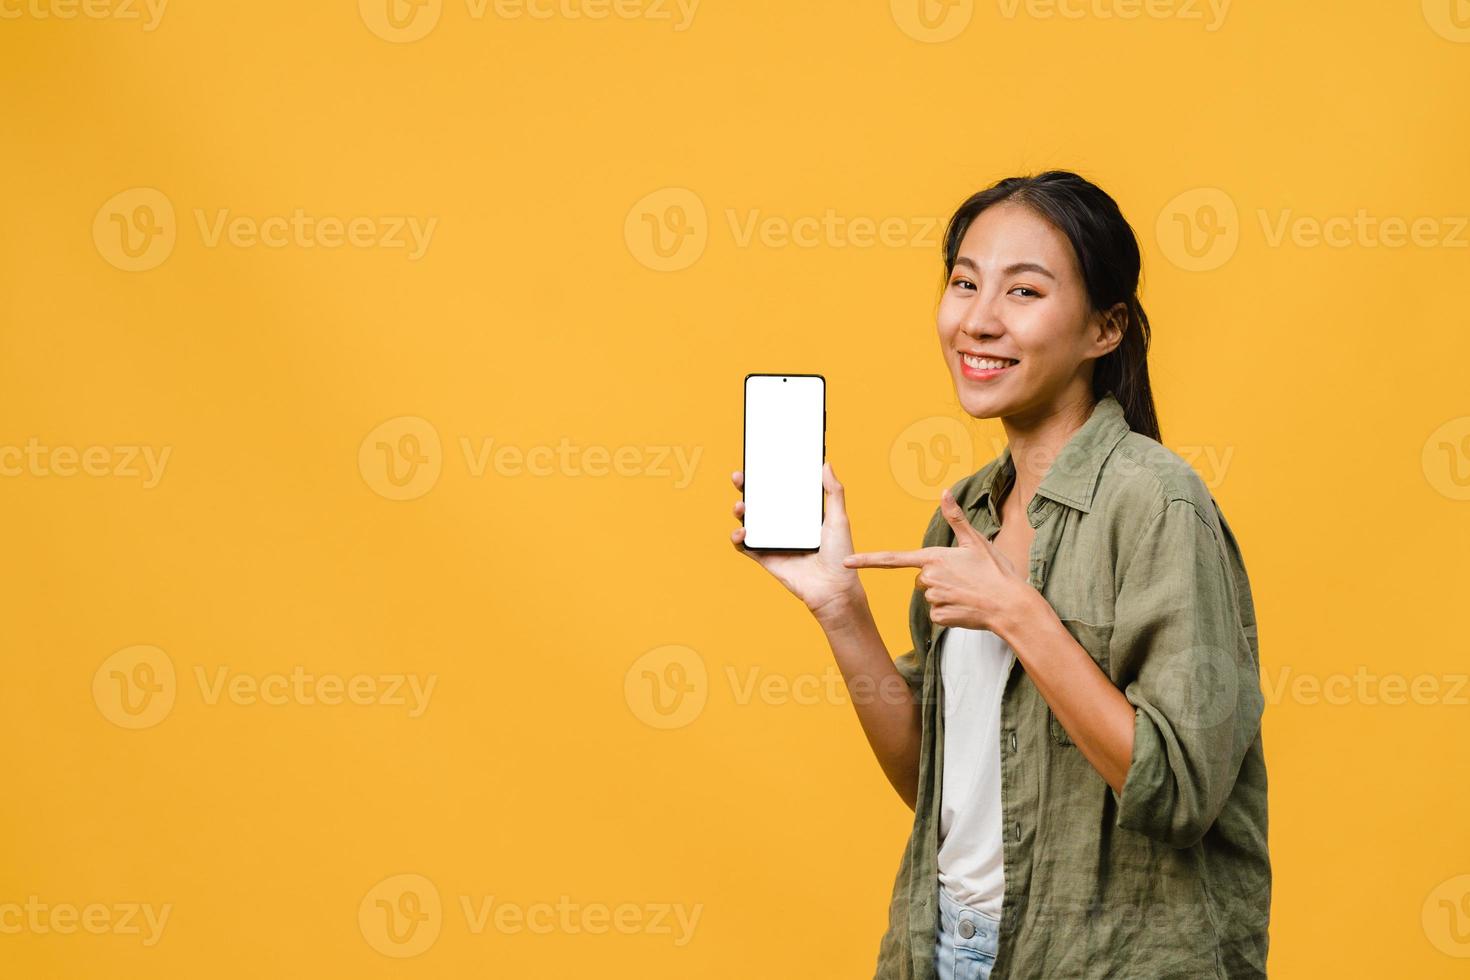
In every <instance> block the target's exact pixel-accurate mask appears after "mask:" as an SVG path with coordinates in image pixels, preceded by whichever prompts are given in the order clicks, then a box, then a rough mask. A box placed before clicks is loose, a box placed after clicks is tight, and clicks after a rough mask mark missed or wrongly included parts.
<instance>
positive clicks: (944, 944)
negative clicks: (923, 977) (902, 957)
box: [935, 885, 1000, 980]
mask: <svg viewBox="0 0 1470 980" xmlns="http://www.w3.org/2000/svg"><path fill="white" fill-rule="evenodd" d="M999 949H1000V920H999V919H992V918H991V917H990V916H988V915H986V914H985V913H984V912H981V911H980V910H979V909H972V908H970V907H969V906H968V905H961V904H960V903H959V902H956V901H955V900H954V899H952V898H950V897H949V894H948V893H947V892H946V891H945V890H944V886H943V885H940V886H939V930H938V931H937V932H936V933H935V961H936V965H937V966H938V968H939V980H989V977H990V969H991V967H993V966H995V954H996V952H997V950H999Z"/></svg>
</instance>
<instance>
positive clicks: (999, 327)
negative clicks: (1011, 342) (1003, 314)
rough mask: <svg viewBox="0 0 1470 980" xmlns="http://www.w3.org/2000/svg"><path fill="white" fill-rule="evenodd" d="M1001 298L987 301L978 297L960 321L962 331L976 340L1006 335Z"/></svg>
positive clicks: (972, 301) (983, 297) (982, 297)
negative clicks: (1000, 309)
mask: <svg viewBox="0 0 1470 980" xmlns="http://www.w3.org/2000/svg"><path fill="white" fill-rule="evenodd" d="M998 305H999V297H996V298H995V299H987V298H986V297H985V296H983V295H976V296H975V298H974V299H973V300H971V301H970V304H969V306H968V307H967V308H966V310H965V315H964V317H963V318H962V319H961V320H960V329H961V330H963V331H964V332H965V334H966V335H967V336H970V337H974V338H977V339H978V338H981V337H998V336H1000V335H1001V334H1003V333H1005V323H1004V322H1003V321H1002V320H1001V318H1000V312H999V309H998Z"/></svg>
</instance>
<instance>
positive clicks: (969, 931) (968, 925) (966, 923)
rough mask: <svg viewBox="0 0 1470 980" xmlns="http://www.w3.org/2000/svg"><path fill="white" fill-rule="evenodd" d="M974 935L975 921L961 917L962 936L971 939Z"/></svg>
mask: <svg viewBox="0 0 1470 980" xmlns="http://www.w3.org/2000/svg"><path fill="white" fill-rule="evenodd" d="M973 935H975V923H973V922H971V921H970V920H969V919H961V920H960V938H961V939H969V938H970V937H971V936H973Z"/></svg>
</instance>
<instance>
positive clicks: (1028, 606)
mask: <svg viewBox="0 0 1470 980" xmlns="http://www.w3.org/2000/svg"><path fill="white" fill-rule="evenodd" d="M1016 590H1017V591H1016V594H1015V596H1014V598H1012V600H1011V601H1010V602H1009V603H1007V604H1006V613H1005V617H1004V618H1003V619H1002V620H1001V622H1000V623H999V624H998V628H997V629H996V631H995V632H996V633H997V634H999V636H1000V638H1001V639H1003V640H1005V641H1006V644H1007V645H1008V646H1010V647H1011V648H1012V649H1016V648H1017V647H1020V646H1024V645H1025V643H1026V638H1027V637H1028V636H1029V635H1030V634H1031V633H1033V632H1034V631H1035V630H1036V629H1037V628H1038V627H1040V626H1043V625H1044V624H1045V623H1046V620H1047V617H1048V615H1050V616H1052V617H1055V615H1056V613H1055V611H1054V610H1053V609H1052V608H1051V603H1049V602H1047V601H1046V596H1044V595H1042V594H1041V592H1040V591H1039V590H1037V589H1036V587H1035V586H1033V585H1031V583H1029V582H1020V583H1018V584H1017V586H1016Z"/></svg>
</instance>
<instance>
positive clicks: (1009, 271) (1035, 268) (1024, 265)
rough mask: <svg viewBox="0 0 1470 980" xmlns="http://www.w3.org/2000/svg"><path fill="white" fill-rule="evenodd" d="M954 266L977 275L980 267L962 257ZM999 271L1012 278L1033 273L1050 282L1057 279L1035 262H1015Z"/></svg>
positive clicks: (955, 261) (1048, 270) (956, 260)
mask: <svg viewBox="0 0 1470 980" xmlns="http://www.w3.org/2000/svg"><path fill="white" fill-rule="evenodd" d="M954 264H955V265H957V266H959V265H967V266H969V267H970V268H971V269H974V270H975V271H976V272H977V273H978V272H979V271H980V267H979V266H977V265H976V264H975V263H974V261H973V260H971V259H968V258H966V257H965V256H963V255H961V256H960V257H959V258H957V259H955V260H954ZM1000 271H1001V275H1005V276H1013V275H1015V274H1016V273H1018V272H1035V273H1038V274H1040V275H1043V276H1046V277H1047V278H1048V279H1050V280H1052V281H1053V282H1055V281H1056V278H1057V277H1056V276H1054V275H1052V273H1051V270H1050V269H1048V268H1047V267H1046V266H1044V265H1038V264H1037V263H1035V262H1017V263H1015V264H1013V265H1008V266H1006V267H1005V268H1004V269H1002V270H1000Z"/></svg>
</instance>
